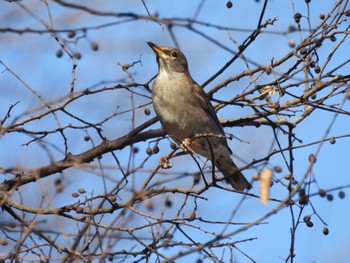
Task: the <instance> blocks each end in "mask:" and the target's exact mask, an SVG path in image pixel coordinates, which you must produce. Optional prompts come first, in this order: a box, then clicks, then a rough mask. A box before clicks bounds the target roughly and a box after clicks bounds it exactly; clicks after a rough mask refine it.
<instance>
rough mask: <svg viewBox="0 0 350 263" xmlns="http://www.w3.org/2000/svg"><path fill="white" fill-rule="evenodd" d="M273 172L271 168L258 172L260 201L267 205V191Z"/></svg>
mask: <svg viewBox="0 0 350 263" xmlns="http://www.w3.org/2000/svg"><path fill="white" fill-rule="evenodd" d="M272 176H273V172H272V169H265V170H263V171H262V172H261V173H260V178H259V182H260V201H261V202H262V203H263V204H265V205H267V204H268V203H269V191H270V186H271V180H272Z"/></svg>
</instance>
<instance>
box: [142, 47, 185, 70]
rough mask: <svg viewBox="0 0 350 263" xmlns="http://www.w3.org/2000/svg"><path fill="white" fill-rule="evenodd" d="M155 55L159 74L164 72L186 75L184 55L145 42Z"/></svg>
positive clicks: (173, 49)
mask: <svg viewBox="0 0 350 263" xmlns="http://www.w3.org/2000/svg"><path fill="white" fill-rule="evenodd" d="M147 44H148V45H149V46H150V47H151V48H152V50H153V51H154V53H156V55H157V62H158V65H159V72H162V71H165V72H167V73H168V74H172V73H188V66H187V60H186V57H185V56H184V54H183V53H182V52H181V51H180V50H178V49H176V48H173V47H160V46H157V45H155V44H153V43H152V42H147Z"/></svg>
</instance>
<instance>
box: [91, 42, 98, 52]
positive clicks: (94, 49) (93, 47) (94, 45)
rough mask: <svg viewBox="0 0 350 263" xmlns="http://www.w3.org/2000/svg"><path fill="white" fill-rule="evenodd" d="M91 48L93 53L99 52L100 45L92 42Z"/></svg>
mask: <svg viewBox="0 0 350 263" xmlns="http://www.w3.org/2000/svg"><path fill="white" fill-rule="evenodd" d="M90 46H91V49H92V50H93V51H97V50H98V44H97V43H96V42H91V44H90Z"/></svg>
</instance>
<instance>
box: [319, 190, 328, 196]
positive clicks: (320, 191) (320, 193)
mask: <svg viewBox="0 0 350 263" xmlns="http://www.w3.org/2000/svg"><path fill="white" fill-rule="evenodd" d="M318 195H319V196H321V197H325V196H326V191H325V190H323V189H320V190H318Z"/></svg>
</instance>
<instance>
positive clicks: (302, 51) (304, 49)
mask: <svg viewBox="0 0 350 263" xmlns="http://www.w3.org/2000/svg"><path fill="white" fill-rule="evenodd" d="M306 52H307V50H306V48H304V47H302V48H301V49H300V54H302V55H305V54H306Z"/></svg>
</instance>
